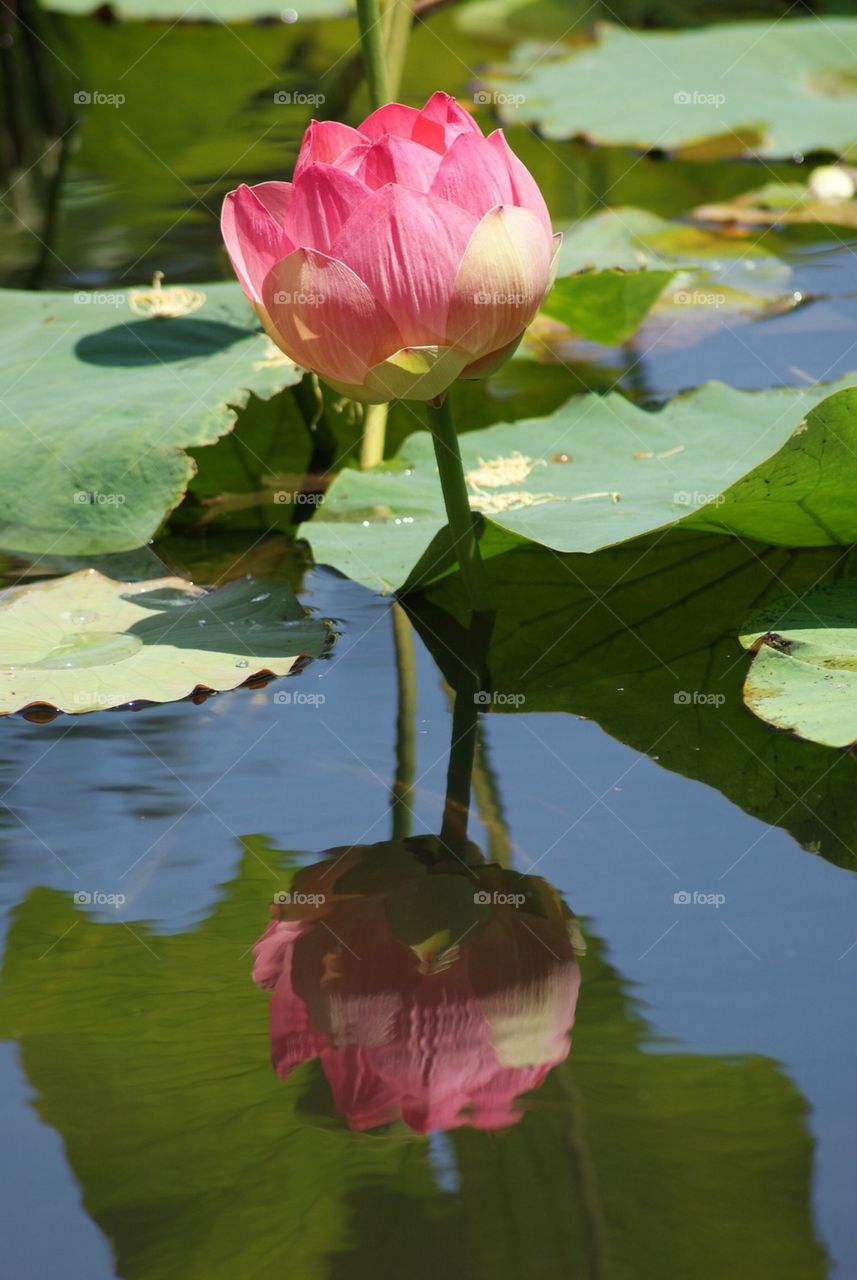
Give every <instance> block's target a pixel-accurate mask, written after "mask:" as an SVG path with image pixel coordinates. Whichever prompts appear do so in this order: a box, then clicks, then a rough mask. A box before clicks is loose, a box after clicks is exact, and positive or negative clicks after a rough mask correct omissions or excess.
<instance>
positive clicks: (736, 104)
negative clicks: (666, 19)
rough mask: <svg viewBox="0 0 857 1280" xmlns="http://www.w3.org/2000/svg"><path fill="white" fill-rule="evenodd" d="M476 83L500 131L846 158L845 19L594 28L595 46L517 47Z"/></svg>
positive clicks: (851, 79) (854, 139) (849, 144)
mask: <svg viewBox="0 0 857 1280" xmlns="http://www.w3.org/2000/svg"><path fill="white" fill-rule="evenodd" d="M486 84H487V86H488V88H489V89H490V90H492V91H494V92H495V93H496V95H497V99H496V100H497V102H498V106H499V111H500V115H501V117H502V118H503V120H504V122H505V123H508V124H520V123H526V124H537V125H538V126H539V128H540V129H541V131H542V132H543V133H544V134H545V135H546V136H547V137H550V138H571V137H577V136H583V137H586V138H588V139H590V140H592V141H594V142H598V143H602V144H606V145H611V146H616V145H618V146H630V147H640V148H644V149H649V148H659V149H662V150H666V151H679V150H685V151H686V152H688V153H690V154H692V152H691V149H692V148H694V147H699V146H700V144H705V143H710V142H711V141H712V140H719V141H720V142H721V144H722V148H721V149H725V150H726V152H731V153H733V154H745V153H747V152H749V153H751V154H755V155H758V156H760V157H767V158H777V157H788V156H791V155H795V154H799V153H800V154H805V153H807V152H811V151H830V152H834V153H837V154H840V155H849V154H852V153H857V123H855V117H854V111H853V106H854V100H855V98H857V20H855V19H853V18H830V19H825V21H823V22H822V21H820V20H816V19H813V18H807V19H793V20H789V19H786V20H784V21H780V22H776V23H768V22H740V23H739V22H736V23H723V24H720V25H713V26H709V27H704V28H702V29H701V30H695V31H680V32H668V31H644V32H635V31H630V30H629V29H628V28H627V27H621V26H615V25H612V24H604V25H603V26H600V27H599V28H598V40H597V43H595V44H592V45H584V46H582V47H578V48H576V49H574V50H572V51H570V52H569V51H567V50H560V46H558V45H555V46H554V47H553V49H546V50H539V49H537V48H535V47H534V46H533V45H532V44H525V45H522V46H521V47H520V48H519V49H518V50H517V51H516V54H515V57H514V59H513V61H512V63H511V65H510V66H509V67H507V68H504V69H503V70H502V72H500V71H498V72H496V73H494V74H492V75H490V76H489V77H488V78H487V79H486ZM699 154H700V158H701V157H702V155H704V154H707V153H706V151H705V149H704V148H701V149H700V152H699Z"/></svg>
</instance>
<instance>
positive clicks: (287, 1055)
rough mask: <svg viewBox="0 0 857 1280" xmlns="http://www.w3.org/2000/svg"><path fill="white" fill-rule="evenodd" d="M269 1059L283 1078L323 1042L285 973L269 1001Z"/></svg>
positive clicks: (313, 1055)
mask: <svg viewBox="0 0 857 1280" xmlns="http://www.w3.org/2000/svg"><path fill="white" fill-rule="evenodd" d="M270 1037H271V1060H272V1062H273V1064H274V1068H275V1070H276V1072H277V1075H278V1076H280V1077H281V1078H282V1079H283V1080H285V1079H287V1078H288V1076H290V1075H291V1074H292V1072H293V1071H294V1070H295V1068H296V1067H299V1066H301V1065H302V1064H303V1063H304V1062H309V1061H310V1059H312V1058H315V1057H316V1055H317V1054H318V1051H319V1049H320V1048H321V1047H322V1046H323V1044H324V1036H322V1035H321V1034H320V1033H319V1032H318V1031H316V1030H315V1028H314V1027H313V1025H312V1023H311V1021H310V1016H309V1011H308V1009H307V1007H306V1005H305V1004H304V1002H303V1000H302V999H301V998H300V996H299V995H297V994H296V992H295V991H294V989H293V988H292V982H291V976H290V975H289V974H288V973H285V974H284V975H283V977H282V979H281V980H280V982H279V983H278V984H277V987H276V990H275V991H274V994H273V996H272V997H271V1004H270Z"/></svg>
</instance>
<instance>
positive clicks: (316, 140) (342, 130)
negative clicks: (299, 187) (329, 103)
mask: <svg viewBox="0 0 857 1280" xmlns="http://www.w3.org/2000/svg"><path fill="white" fill-rule="evenodd" d="M365 141H366V139H365V137H364V136H363V135H362V134H361V133H358V131H357V130H356V129H352V128H351V126H350V125H347V124H340V123H339V121H338V120H311V121H310V123H309V128H308V129H307V131H306V133H305V134H304V140H303V142H302V143H301V149H300V151H299V152H298V158H297V163H296V164H295V173H294V176H295V178H297V177H298V175H299V174H300V173H301V171H302V170H303V169H305V168H306V167H307V165H310V164H314V163H315V164H333V162H334V160H337V159H338V158H339V156H341V155H342V153H343V151H347V150H348V148H349V147H353V146H356V145H358V144H359V143H361V142H365Z"/></svg>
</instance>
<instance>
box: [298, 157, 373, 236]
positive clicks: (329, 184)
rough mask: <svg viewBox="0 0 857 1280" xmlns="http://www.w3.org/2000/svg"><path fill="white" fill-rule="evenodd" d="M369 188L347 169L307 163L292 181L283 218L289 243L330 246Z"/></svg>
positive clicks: (367, 193) (364, 197) (366, 195)
mask: <svg viewBox="0 0 857 1280" xmlns="http://www.w3.org/2000/svg"><path fill="white" fill-rule="evenodd" d="M368 195H369V191H368V190H367V188H366V187H365V186H364V185H363V183H362V182H358V180H357V179H356V178H353V177H352V176H351V174H350V173H345V172H344V171H343V170H341V169H338V168H335V167H334V166H333V165H329V164H310V165H307V167H306V168H305V169H302V170H301V174H300V177H299V178H298V180H297V181H296V182H295V184H294V192H293V195H292V201H291V204H290V206H289V213H288V217H287V218H286V231H287V233H288V235H289V237H290V239H291V241H292V243H293V244H294V245H295V246H296V247H299V248H302V249H321V250H323V251H324V252H327V250H328V249H329V248H330V246H331V244H332V243H333V241H334V240H335V239H336V237H337V236H338V235H339V232H340V230H341V228H342V225H343V223H345V222H347V221H348V219H349V218H350V217H351V215H352V213H353V212H354V210H355V209H357V208H359V207H360V205H361V204H362V203H363V201H364V200H365V199H366V198H367V197H368Z"/></svg>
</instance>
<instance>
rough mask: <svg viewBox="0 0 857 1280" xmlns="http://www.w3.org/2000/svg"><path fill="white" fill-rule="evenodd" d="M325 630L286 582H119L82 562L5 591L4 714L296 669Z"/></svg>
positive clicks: (0, 605) (171, 694)
mask: <svg viewBox="0 0 857 1280" xmlns="http://www.w3.org/2000/svg"><path fill="white" fill-rule="evenodd" d="M327 638H328V631H327V628H326V626H325V625H324V623H322V622H317V621H314V620H312V619H310V618H308V617H307V615H306V614H305V612H304V610H303V609H302V607H301V606H300V604H299V603H298V601H297V600H296V599H295V597H294V595H293V593H292V591H291V588H290V587H288V586H287V585H286V584H284V583H279V582H278V583H262V582H259V581H256V580H254V579H252V578H242V579H239V580H238V581H236V582H231V583H229V584H228V585H227V586H225V587H220V588H217V589H215V590H212V591H206V590H204V589H203V588H201V587H196V586H193V585H192V584H191V583H189V582H186V581H185V580H184V579H182V578H159V579H157V580H155V581H149V582H115V581H113V580H112V579H111V578H105V577H104V576H103V575H102V574H100V573H98V572H97V571H96V570H95V569H84V570H81V571H80V572H78V573H72V574H69V575H68V577H65V578H59V579H56V580H54V581H50V582H45V583H38V584H35V585H30V586H24V587H14V588H12V589H11V590H9V591H7V592H5V593H3V595H2V596H0V715H9V714H11V713H12V712H15V711H20V710H23V709H25V708H27V707H33V706H49V707H54V708H56V709H57V710H59V711H65V712H69V713H71V714H81V713H84V712H89V711H101V710H105V709H107V708H109V707H119V706H124V705H125V704H127V703H129V702H138V701H141V702H173V701H176V700H177V699H180V698H185V697H187V696H188V695H189V694H192V693H194V692H195V691H197V690H217V691H223V690H226V689H234V688H236V687H237V686H238V685H240V684H244V683H246V682H247V681H249V680H252V679H253V678H254V677H259V676H262V675H270V676H284V675H288V674H289V673H290V672H292V671H294V669H295V667H296V665H297V664H298V663H299V661H300V660H301V659H302V658H315V657H318V656H320V654H321V653H322V652H323V650H324V648H325V645H326V643H327Z"/></svg>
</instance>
